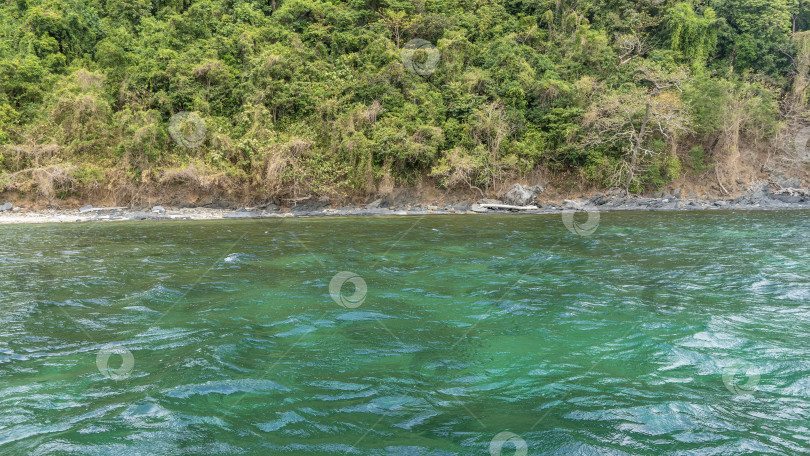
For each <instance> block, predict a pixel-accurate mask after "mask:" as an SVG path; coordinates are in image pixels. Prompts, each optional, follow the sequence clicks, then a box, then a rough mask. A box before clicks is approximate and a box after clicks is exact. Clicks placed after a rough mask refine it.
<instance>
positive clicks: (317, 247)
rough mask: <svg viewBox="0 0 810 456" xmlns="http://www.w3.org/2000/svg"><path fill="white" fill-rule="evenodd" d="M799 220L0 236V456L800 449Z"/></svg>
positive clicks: (804, 345)
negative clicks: (578, 228)
mask: <svg viewBox="0 0 810 456" xmlns="http://www.w3.org/2000/svg"><path fill="white" fill-rule="evenodd" d="M577 220H578V219H577ZM580 222H581V221H580ZM808 222H810V213H808V212H802V211H792V212H736V213H735V212H726V213H720V212H714V213H703V212H696V213H611V214H601V217H600V219H599V224H598V226H597V227H596V230H595V231H594V232H593V234H592V235H590V236H583V235H579V234H577V233H575V232H573V231H570V230H568V229H567V227H566V225H565V224H564V223H563V221H562V220H561V217H560V216H559V215H557V216H551V215H545V216H446V217H445V216H428V217H397V218H333V219H329V218H322V219H272V220H248V221H210V222H160V223H153V222H135V223H115V224H113V223H109V224H105V223H93V224H64V225H40V226H23V225H19V226H2V227H0V285H1V286H2V288H1V289H2V292H0V454H3V455H17V454H20V455H23V454H42V455H45V454H47V455H51V454H54V455H74V454H75V455H126V456H132V455H139V454H144V455H146V454H149V455H181V454H200V455H219V454H222V455H230V454H234V455H236V454H245V455H263V454H268V455H276V454H290V455H293V454H294V455H310V454H311V455H342V454H349V455H383V454H393V455H456V454H459V455H504V456H506V455H508V456H511V455H513V454H518V455H624V454H639V455H664V454H682V455H687V454H689V455H692V454H696V455H733V454H785V455H792V454H808V448H810V348H808V347H809V346H810V305H809V304H808V300H809V299H810V276H809V275H808V270H809V267H810V223H808ZM574 231H575V230H574Z"/></svg>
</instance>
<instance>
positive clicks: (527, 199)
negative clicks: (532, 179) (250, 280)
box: [503, 184, 543, 206]
mask: <svg viewBox="0 0 810 456" xmlns="http://www.w3.org/2000/svg"><path fill="white" fill-rule="evenodd" d="M541 193H543V187H541V186H539V185H535V186H533V187H524V186H522V185H520V184H515V185H513V186H512V188H510V189H509V191H508V192H506V195H504V196H503V202H504V204H508V205H510V206H528V205H530V204H532V203H534V202H535V200H537V197H538V196H539V195H540V194H541Z"/></svg>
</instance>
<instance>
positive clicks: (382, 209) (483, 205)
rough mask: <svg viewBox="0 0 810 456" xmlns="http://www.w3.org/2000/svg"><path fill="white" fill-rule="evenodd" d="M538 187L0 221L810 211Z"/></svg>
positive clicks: (780, 193) (789, 201) (7, 211)
mask: <svg viewBox="0 0 810 456" xmlns="http://www.w3.org/2000/svg"><path fill="white" fill-rule="evenodd" d="M542 193H543V189H542V187H539V186H535V187H523V186H521V185H519V184H515V186H514V187H512V188H511V189H510V190H509V192H507V193H506V194H505V195H504V196H503V197H502V198H501V199H497V200H496V199H482V200H479V201H467V202H457V203H454V204H431V203H401V202H397V203H393V202H390V201H386V199H385V198H380V199H377V200H374V201H372V202H370V203H369V204H365V205H360V206H348V207H338V208H335V207H331V206H330V205H329V202H328V201H314V200H311V201H308V202H305V203H303V204H298V205H294V206H292V207H279V206H277V205H275V204H268V205H266V206H261V207H249V208H248V207H243V208H238V209H210V208H202V207H187V208H173V207H166V208H164V207H162V206H155V207H152V208H127V207H93V206H90V205H87V206H83V207H81V208H77V209H71V210H27V209H24V208H21V207H15V206H14V205H12V204H11V203H5V204H2V205H0V224H14V223H59V222H90V221H138V220H217V219H251V218H284V217H337V216H403V215H431V214H435V215H450V214H553V213H560V212H570V211H586V212H614V211H702V210H786V209H810V190H808V189H796V188H782V187H779V186H773V185H767V184H766V185H762V186H760V187H759V188H757V189H756V190H755V191H752V192H749V193H747V194H745V195H742V196H739V197H736V198H726V199H700V198H696V197H693V195H681V192H680V191H679V190H676V191H672V192H670V193H668V194H659V195H655V197H639V196H626V195H625V194H624V192H623V191H621V190H613V191H610V192H607V193H597V194H595V195H593V196H590V197H588V198H580V199H573V200H562V201H550V200H544V199H543V198H542Z"/></svg>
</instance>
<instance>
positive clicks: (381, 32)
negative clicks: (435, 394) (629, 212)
mask: <svg viewBox="0 0 810 456" xmlns="http://www.w3.org/2000/svg"><path fill="white" fill-rule="evenodd" d="M0 10H1V11H0V144H2V145H3V147H4V149H3V151H2V155H0V169H1V170H2V172H3V173H4V174H2V175H5V176H6V177H5V180H2V181H0V184H3V185H5V186H6V188H18V189H19V188H21V187H20V185H19V184H14V182H19V179H18V178H19V177H20V176H23V177H26V178H30V177H32V176H34V177H36V176H35V175H36V173H37V170H49V171H48V173H49V174H48V175H49V176H53V175H56V176H57V177H60V176H61V177H60V179H61V180H60V179H56V178H54V179H55V180H56V183H55V184H54V185H56V186H57V187H59V185H62V186H64V185H68V184H69V186H70V185H75V184H77V183H79V184H82V183H87V182H96V181H98V182H103V181H105V180H110V179H126V180H129V181H132V182H144V183H148V182H163V183H165V182H169V181H172V180H173V179H174V180H179V181H182V180H183V179H184V178H188V176H189V175H191V174H194V173H196V174H207V175H208V176H209V177H210V176H213V175H218V176H220V178H222V179H228V182H231V183H234V182H238V183H241V184H242V185H244V186H245V188H250V189H251V191H260V192H262V193H263V194H273V195H284V196H291V197H296V196H301V195H306V194H309V193H316V194H332V195H334V194H343V195H346V194H361V193H367V192H369V193H370V192H374V191H376V190H377V189H379V188H381V187H386V186H390V185H407V184H411V183H414V182H415V181H416V180H418V179H420V178H424V177H425V176H429V177H432V178H434V179H436V181H437V182H438V183H439V185H442V186H446V187H453V186H459V185H460V186H463V187H465V188H476V187H477V188H480V189H484V188H486V187H489V186H491V185H492V184H493V183H494V182H498V181H499V180H501V179H504V178H506V177H512V176H515V175H519V174H525V173H529V172H531V171H532V170H535V169H544V170H545V171H547V172H548V173H550V174H551V175H555V176H560V177H561V178H565V179H572V180H574V181H577V182H591V183H593V184H596V185H600V186H611V185H619V184H622V183H623V181H624V179H625V178H626V177H627V176H628V172H629V163H630V160H629V156H630V155H629V154H630V152H631V150H632V149H633V148H634V147H635V146H636V145H638V150H639V151H640V154H641V155H640V162H639V165H638V167H637V168H638V169H637V171H638V172H637V174H636V175H635V176H632V181H633V182H632V189H633V190H636V191H640V190H643V189H645V188H646V189H650V188H655V187H660V186H662V185H664V184H666V182H668V181H670V180H671V179H674V178H676V177H677V176H678V175H679V174H681V173H683V172H703V171H704V170H705V169H709V168H711V164H710V161H711V160H719V157H720V156H721V155H722V154H723V153H729V150H730V149H731V148H734V147H736V143H732V142H730V141H731V140H729V139H728V138H737V137H739V136H740V135H741V134H742V135H743V136H744V135H748V134H754V135H758V138H768V137H769V136H771V135H773V134H775V133H776V132H777V131H778V129H779V127H780V123H781V122H782V121H783V118H782V117H781V115H780V105H779V102H780V100H782V99H783V98H785V95H786V94H788V93H790V92H791V90H792V83H793V80H794V78H795V75H796V66H795V63H794V62H795V60H796V55H797V50H796V44H795V42H796V40H795V39H794V35H796V34H797V33H798V32H801V31H802V30H805V29H807V28H808V26H810V7H808V6H806V5H805V4H804V1H803V0H801V1H800V0H711V1H697V0H693V1H674V0H441V1H438V0H416V1H412V2H411V1H401V0H269V1H258V0H199V1H191V0H6V1H5V3H4V4H3V5H1V6H0ZM414 39H421V40H425V41H426V42H428V43H432V44H433V45H435V47H436V49H435V51H434V50H431V49H430V46H427V47H426V46H417V47H419V49H411V48H410V47H409V45H408V43H409V42H410V43H413V42H412V40H414ZM741 110H742V111H744V112H745V113H746V114H745V115H744V116H742V115H737V114H736V113H738V112H739V111H741ZM181 111H191V112H194V113H196V116H190V117H186V119H187V120H188V119H192V118H193V119H198V121H197V122H196V123H194V124H193V125H187V124H183V125H179V124H178V125H175V126H174V130H172V131H170V128H169V127H170V120H171V119H172V116H173V115H175V114H176V113H178V112H181ZM647 111H649V112H650V113H651V115H650V116H648V117H649V122H650V126H649V127H648V128H647V130H646V132H642V129H641V124H642V122H643V121H644V118H645V112H647ZM782 112H783V111H782ZM199 119H201V121H200V120H199ZM181 123H183V122H181ZM185 123H188V121H186V122H185ZM201 124H204V130H200V128H203V126H202V125H201ZM734 129H736V130H734ZM731 130H734V132H731V133H730V131H731ZM178 132H179V135H180V136H182V135H187V136H189V137H191V136H195V135H196V136H198V137H199V141H196V140H195V141H190V142H189V141H182V140H181V141H173V140H172V137H173V135H174V136H175V137H176V136H178ZM735 132H736V135H735V134H733V133H735ZM718 138H723V139H722V140H718ZM696 151H699V154H698V153H697V152H696ZM698 155H699V157H698ZM55 166H56V167H57V168H58V169H60V170H62V171H57V168H55ZM179 169H186V170H189V169H190V170H193V171H194V172H193V173H191V172H189V173H186V174H183V173H181V172H179V171H178V170H179ZM113 171H115V172H113ZM60 172H61V174H60ZM2 175H0V176H2ZM116 176H117V177H116ZM184 176H186V177H184ZM196 178H197V179H198V180H199V179H202V178H200V177H199V176H197V177H196ZM15 179H17V180H15ZM60 182H61V184H60ZM66 183H67V184H66ZM15 185H16V187H15ZM34 185H41V182H40V183H39V184H36V183H35V184H34Z"/></svg>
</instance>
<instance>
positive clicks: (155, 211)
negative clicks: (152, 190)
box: [152, 206, 166, 214]
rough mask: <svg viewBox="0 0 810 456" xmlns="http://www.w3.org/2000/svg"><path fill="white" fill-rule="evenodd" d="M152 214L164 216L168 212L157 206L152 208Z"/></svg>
mask: <svg viewBox="0 0 810 456" xmlns="http://www.w3.org/2000/svg"><path fill="white" fill-rule="evenodd" d="M152 212H154V213H156V214H163V213H164V212H166V209H164V208H163V206H155V207H153V208H152Z"/></svg>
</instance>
